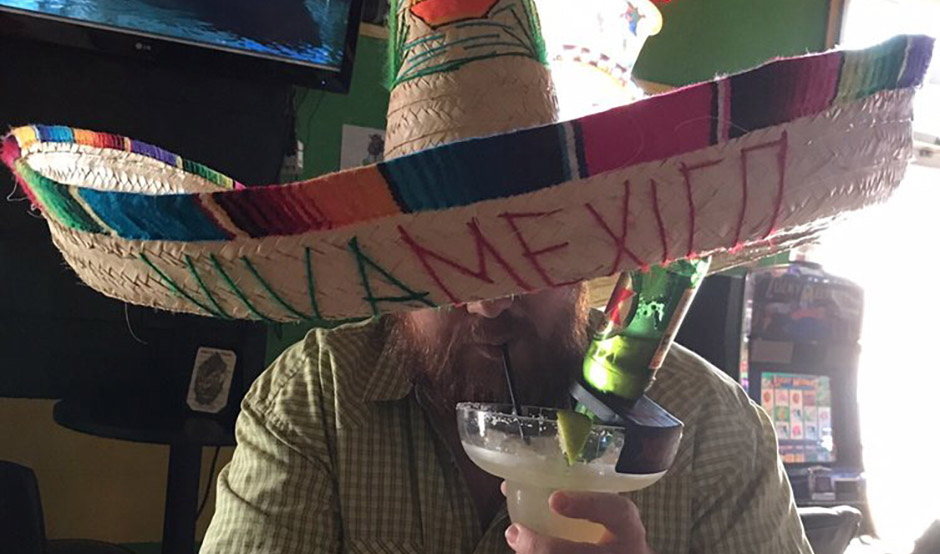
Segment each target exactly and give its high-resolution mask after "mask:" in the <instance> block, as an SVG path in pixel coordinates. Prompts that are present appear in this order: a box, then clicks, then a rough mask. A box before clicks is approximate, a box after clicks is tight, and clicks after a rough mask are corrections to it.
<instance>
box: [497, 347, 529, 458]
mask: <svg viewBox="0 0 940 554" xmlns="http://www.w3.org/2000/svg"><path fill="white" fill-rule="evenodd" d="M499 349H500V350H501V351H502V353H503V373H505V374H506V386H507V387H508V388H509V401H510V402H512V415H514V416H519V415H522V407H521V406H519V401H518V400H517V399H516V381H515V379H513V377H512V362H510V361H509V346H508V345H506V344H503V345H501V346H500V347H499ZM519 436H520V437H522V441H523V442H525V443H526V444H529V437H527V436H526V435H525V431H524V430H523V429H522V421H521V420H519Z"/></svg>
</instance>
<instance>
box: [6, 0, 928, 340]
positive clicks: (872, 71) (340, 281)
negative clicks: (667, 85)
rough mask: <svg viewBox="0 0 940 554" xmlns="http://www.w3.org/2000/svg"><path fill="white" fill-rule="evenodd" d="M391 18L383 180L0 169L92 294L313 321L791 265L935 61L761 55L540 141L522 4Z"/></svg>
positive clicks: (422, 4)
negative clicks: (675, 274)
mask: <svg viewBox="0 0 940 554" xmlns="http://www.w3.org/2000/svg"><path fill="white" fill-rule="evenodd" d="M393 13H394V16H395V17H393V18H392V22H391V32H390V39H389V40H390V43H391V46H392V48H391V56H390V66H391V85H392V90H391V102H390V106H389V121H388V134H387V152H388V154H389V157H390V158H393V159H390V160H389V161H386V162H384V163H380V164H377V165H372V166H368V167H363V168H359V169H354V170H350V171H344V172H340V173H334V174H330V175H326V176H323V177H320V178H317V179H313V180H309V181H304V182H298V183H292V184H288V185H270V186H260V187H242V186H240V185H239V184H238V183H237V181H235V180H233V179H232V178H229V177H227V176H224V175H221V174H219V173H218V172H215V171H213V170H211V169H209V168H206V167H204V166H202V165H199V164H197V163H194V162H191V161H189V160H186V159H184V158H181V157H180V156H177V155H175V154H172V153H170V152H167V151H165V150H162V149H160V148H158V147H156V146H151V145H149V144H144V143H141V142H138V141H135V140H132V139H128V138H124V137H120V136H115V135H110V134H104V133H97V132H91V131H83V130H78V129H72V128H68V127H59V126H42V125H33V126H27V127H21V128H18V129H15V130H13V131H12V133H10V134H9V135H8V136H7V137H6V138H5V139H4V143H3V159H4V161H5V162H6V163H7V164H8V165H9V166H10V167H11V168H12V169H13V171H14V173H15V174H16V176H17V179H18V181H19V183H20V184H21V185H22V187H23V188H24V189H25V191H26V192H27V194H28V195H29V197H30V199H31V200H32V202H33V203H34V204H35V205H36V206H38V207H39V208H40V209H41V211H42V213H43V215H44V216H45V217H46V219H47V220H48V223H49V227H50V229H51V231H52V237H53V239H54V241H55V243H56V245H57V246H58V247H59V249H60V250H61V251H62V253H63V255H64V257H65V259H66V260H67V261H68V263H69V264H70V265H71V266H72V268H74V270H75V271H76V273H78V275H79V276H80V277H81V279H82V280H84V281H85V282H86V283H88V284H89V285H91V286H92V287H94V288H95V289H97V290H99V291H101V292H102V293H104V294H107V295H109V296H113V297H116V298H119V299H122V300H125V301H127V302H132V303H136V304H143V305H149V306H156V307H159V308H163V309H167V310H173V311H182V312H195V313H199V314H205V315H210V316H215V317H220V318H252V319H262V320H269V321H311V322H313V323H315V324H318V325H334V324H338V323H342V322H345V321H350V320H356V319H360V318H367V317H371V316H374V315H377V314H381V313H385V312H393V311H398V310H406V309H413V308H422V307H429V306H445V305H452V304H459V303H463V302H467V301H473V300H479V299H488V298H496V297H502V296H506V295H512V294H520V293H525V292H529V291H535V290H538V289H542V288H546V287H554V286H559V285H563V284H566V283H575V282H579V281H585V280H590V279H593V278H597V277H600V276H605V275H611V274H615V273H618V272H620V271H623V270H630V269H634V268H642V267H645V266H649V265H652V264H663V263H668V262H670V261H671V260H676V259H680V258H686V257H690V256H703V255H707V254H712V255H713V256H714V259H715V262H714V264H713V265H714V268H715V269H720V268H722V267H726V266H728V265H730V264H732V263H737V262H739V261H742V260H747V259H752V258H755V257H757V256H759V255H767V254H770V253H773V252H775V251H780V250H782V249H785V248H788V247H790V246H792V245H793V244H794V243H796V242H798V241H800V240H805V239H806V238H807V237H810V236H812V235H813V234H814V233H815V232H817V231H819V230H820V229H821V228H822V227H824V226H825V225H827V224H828V223H830V222H831V221H832V220H833V219H834V218H835V217H836V216H837V215H839V214H842V213H845V212H850V211H853V210H857V209H860V208H863V207H865V206H867V205H870V204H872V203H875V202H879V201H881V200H883V199H885V198H886V197H887V196H888V195H890V193H891V192H892V191H893V190H894V189H895V187H896V186H897V185H898V183H899V181H900V180H901V177H902V176H903V174H904V170H905V166H906V165H907V164H908V159H909V157H910V153H911V98H912V95H913V93H914V90H913V89H914V88H915V87H916V86H918V85H919V84H920V82H921V79H922V77H923V75H924V73H925V71H926V67H927V64H928V62H929V58H930V53H931V49H932V40H931V39H929V38H926V37H898V38H895V39H893V40H891V41H889V42H886V43H884V44H882V45H880V46H876V47H874V48H870V49H867V50H860V51H844V52H839V51H833V52H828V53H824V54H819V55H811V56H805V57H799V58H793V59H783V60H777V61H774V62H772V63H769V64H767V65H764V66H762V67H759V68H757V69H754V70H751V71H747V72H745V73H741V74H737V75H732V76H729V77H724V78H721V79H717V80H715V81H712V82H707V83H701V84H698V85H694V86H690V87H686V88H683V89H681V90H678V91H675V92H671V93H668V94H663V95H659V96H655V97H651V98H648V99H645V100H642V101H640V102H637V103H634V104H630V105H627V106H623V107H620V108H616V109H613V110H609V111H606V112H603V113H599V114H595V115H591V116H588V117H583V118H580V119H577V120H573V121H566V122H563V123H553V121H554V113H555V106H554V97H553V94H552V87H551V80H550V78H549V73H548V71H547V69H546V66H545V64H544V48H543V43H542V40H541V38H540V34H539V33H540V30H539V25H538V18H537V16H536V14H535V11H534V7H533V5H532V2H531V0H416V1H414V2H405V1H402V2H400V3H399V5H397V6H395V7H394V10H393ZM468 137H485V138H479V139H473V140H461V139H468ZM454 141H456V142H454ZM444 143H447V144H444ZM442 144H443V145H442Z"/></svg>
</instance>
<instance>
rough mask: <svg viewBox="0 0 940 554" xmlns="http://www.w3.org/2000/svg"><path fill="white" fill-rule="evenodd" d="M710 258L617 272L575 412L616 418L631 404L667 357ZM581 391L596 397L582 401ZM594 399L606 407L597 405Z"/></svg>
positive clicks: (606, 419) (614, 420) (597, 418)
mask: <svg viewBox="0 0 940 554" xmlns="http://www.w3.org/2000/svg"><path fill="white" fill-rule="evenodd" d="M709 263H710V259H707V258H706V259H693V260H679V261H677V262H674V263H672V264H670V265H668V266H665V267H661V266H657V267H652V268H650V269H648V270H646V271H633V272H630V273H626V272H625V273H623V274H621V275H620V278H619V280H618V281H617V285H616V286H615V287H614V291H613V294H612V295H611V298H610V301H609V302H608V303H607V308H606V309H605V310H604V316H605V319H604V322H603V324H602V325H601V326H600V327H599V329H598V330H597V331H596V332H595V335H594V337H593V340H592V341H591V344H590V346H589V347H588V351H587V354H586V356H585V358H584V365H583V367H582V375H581V379H580V380H579V382H578V387H577V388H578V389H579V393H580V394H575V399H576V400H578V401H579V402H578V405H577V408H576V409H577V410H578V411H579V412H581V413H584V414H585V415H588V416H589V417H591V419H593V420H595V421H599V422H604V423H618V422H620V421H621V420H622V419H623V416H624V414H625V412H629V411H630V410H631V409H632V408H633V406H634V404H635V403H636V402H637V400H639V399H640V398H641V397H642V396H643V394H644V393H645V392H646V390H647V389H648V388H649V386H650V385H651V384H652V382H653V379H654V378H655V376H656V370H658V369H659V368H660V367H661V366H662V364H663V361H664V360H665V359H666V353H667V352H668V351H669V347H670V346H671V345H672V342H673V340H674V339H675V337H676V333H677V332H678V330H679V325H680V324H681V323H682V319H683V318H684V317H685V314H686V312H687V311H688V309H689V306H690V305H691V303H692V299H693V298H694V297H695V293H696V292H697V291H698V287H699V285H700V284H701V282H702V279H703V278H704V277H705V275H706V273H707V272H708V266H709ZM585 393H587V394H588V395H590V396H592V397H594V401H592V402H588V403H585V402H583V401H582V398H579V397H583V396H584V394H585ZM597 401H600V402H601V403H602V404H604V405H606V407H607V408H609V411H608V410H599V409H597V408H598V404H597ZM588 404H590V405H588ZM611 404H615V405H611ZM599 412H606V413H599ZM618 416H619V417H618Z"/></svg>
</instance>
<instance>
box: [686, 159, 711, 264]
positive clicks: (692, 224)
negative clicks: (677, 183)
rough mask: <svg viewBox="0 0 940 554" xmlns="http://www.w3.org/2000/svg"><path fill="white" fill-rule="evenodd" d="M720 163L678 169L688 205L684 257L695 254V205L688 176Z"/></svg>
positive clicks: (707, 163)
mask: <svg viewBox="0 0 940 554" xmlns="http://www.w3.org/2000/svg"><path fill="white" fill-rule="evenodd" d="M721 162H722V160H711V161H708V162H702V163H698V164H695V165H685V163H682V164H681V165H680V167H679V171H681V172H682V177H683V179H685V198H686V201H687V202H688V204H689V250H688V252H686V255H687V256H689V257H692V254H694V253H695V246H694V244H693V242H694V240H695V203H694V202H692V181H691V180H690V178H689V174H690V173H691V172H693V171H695V170H697V169H704V168H706V167H712V166H713V165H718V164H720V163H721Z"/></svg>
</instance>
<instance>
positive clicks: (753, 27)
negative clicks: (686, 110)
mask: <svg viewBox="0 0 940 554" xmlns="http://www.w3.org/2000/svg"><path fill="white" fill-rule="evenodd" d="M660 11H662V13H663V30H662V31H661V32H660V33H659V34H658V35H656V36H654V37H651V38H650V39H649V41H648V42H647V44H646V45H645V46H644V47H643V51H642V52H641V53H640V57H639V59H638V60H637V63H636V67H635V68H634V73H635V75H636V76H637V77H639V78H641V79H644V80H647V81H653V82H656V83H663V84H667V85H686V84H689V83H694V82H698V81H707V80H709V79H711V78H712V77H714V76H715V75H716V74H719V73H732V72H737V71H740V70H743V69H747V68H749V67H753V66H755V65H759V64H760V63H762V62H764V61H766V60H769V59H771V58H774V57H778V56H793V55H798V54H803V53H807V52H817V51H821V50H824V49H825V47H826V46H825V45H826V24H827V21H828V18H829V0H673V1H672V2H670V3H669V4H666V5H664V6H662V7H661V8H660Z"/></svg>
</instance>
